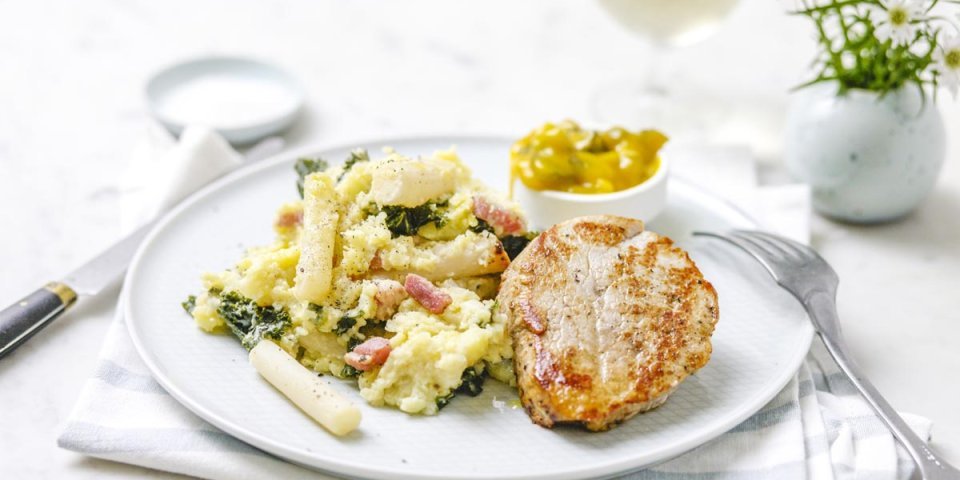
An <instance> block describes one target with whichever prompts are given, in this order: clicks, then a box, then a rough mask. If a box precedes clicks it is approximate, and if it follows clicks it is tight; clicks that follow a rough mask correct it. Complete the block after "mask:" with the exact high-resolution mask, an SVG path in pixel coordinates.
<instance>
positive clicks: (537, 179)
mask: <svg viewBox="0 0 960 480" xmlns="http://www.w3.org/2000/svg"><path fill="white" fill-rule="evenodd" d="M666 141H667V137H666V136H664V135H663V134H662V133H660V132H658V131H656V130H642V131H639V132H636V133H634V132H631V131H629V130H626V129H624V128H621V127H613V128H610V129H608V130H599V131H595V130H585V129H583V128H580V126H579V125H577V124H576V123H575V122H573V121H570V120H565V121H562V122H559V123H549V122H548V123H545V124H543V125H542V126H541V127H540V128H537V129H536V130H533V131H532V132H530V133H529V134H528V135H527V136H526V137H523V138H521V139H520V140H518V141H517V142H516V143H514V144H513V146H512V147H511V148H510V195H511V196H513V184H514V183H515V182H516V180H517V179H519V180H520V181H521V182H523V184H524V185H526V186H527V187H528V188H530V189H532V190H555V191H560V192H571V193H611V192H618V191H620V190H626V189H628V188H630V187H633V186H635V185H639V184H641V183H643V182H644V181H646V180H647V179H649V178H650V177H652V176H653V175H654V174H655V173H656V172H657V169H659V168H660V156H659V151H660V148H661V147H663V144H664V143H666Z"/></svg>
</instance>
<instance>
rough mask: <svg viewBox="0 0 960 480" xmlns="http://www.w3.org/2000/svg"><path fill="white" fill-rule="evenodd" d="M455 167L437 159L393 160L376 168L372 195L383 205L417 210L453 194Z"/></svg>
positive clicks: (379, 164) (371, 189)
mask: <svg viewBox="0 0 960 480" xmlns="http://www.w3.org/2000/svg"><path fill="white" fill-rule="evenodd" d="M455 183H456V165H454V164H452V163H450V162H446V161H443V160H436V159H430V158H427V159H418V160H411V159H394V160H392V161H386V162H381V163H378V164H377V165H376V166H375V167H373V180H372V184H371V187H370V195H371V196H372V197H373V199H374V201H376V202H377V203H378V204H380V205H403V206H404V207H416V206H419V205H422V204H424V203H426V202H427V201H429V200H435V199H436V198H438V197H441V196H444V195H446V194H448V193H452V192H453V189H454V187H455Z"/></svg>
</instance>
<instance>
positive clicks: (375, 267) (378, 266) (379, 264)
mask: <svg viewBox="0 0 960 480" xmlns="http://www.w3.org/2000/svg"><path fill="white" fill-rule="evenodd" d="M367 269H368V270H370V271H371V272H379V271H380V270H383V260H381V259H380V250H377V251H376V253H374V254H373V259H372V260H370V266H369V267H368V268H367Z"/></svg>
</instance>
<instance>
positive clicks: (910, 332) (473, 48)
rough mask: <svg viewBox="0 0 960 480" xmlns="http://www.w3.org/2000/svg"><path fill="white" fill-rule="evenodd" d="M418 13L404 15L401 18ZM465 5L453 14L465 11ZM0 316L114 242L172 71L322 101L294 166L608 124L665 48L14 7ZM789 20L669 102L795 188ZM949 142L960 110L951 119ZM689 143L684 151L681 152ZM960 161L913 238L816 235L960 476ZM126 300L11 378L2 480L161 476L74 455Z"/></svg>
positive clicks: (504, 15)
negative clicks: (151, 118) (789, 124)
mask: <svg viewBox="0 0 960 480" xmlns="http://www.w3.org/2000/svg"><path fill="white" fill-rule="evenodd" d="M401 3H402V5H401ZM454 3H456V4H454ZM0 5H2V8H0V11H2V12H3V13H2V14H0V53H2V55H0V72H2V74H0V182H2V186H0V220H2V225H3V227H2V228H3V234H2V235H0V262H2V264H3V265H4V267H3V269H2V270H0V304H3V305H6V304H9V303H11V302H13V301H14V300H16V299H18V298H19V297H21V296H22V295H24V294H26V293H28V292H29V291H30V290H32V289H33V288H35V287H36V286H39V285H41V284H43V283H44V282H45V281H48V280H50V279H55V278H57V277H58V276H59V275H60V274H62V273H63V272H65V271H66V270H67V269H69V268H70V267H72V266H74V265H76V264H77V263H79V262H81V261H82V260H83V259H85V258H87V257H89V256H90V255H92V254H94V253H96V252H97V251H99V250H100V249H102V248H103V247H105V246H107V245H108V244H110V243H111V241H112V240H114V239H115V238H116V237H117V235H118V233H119V208H120V206H119V204H118V199H119V196H118V190H117V182H118V177H119V175H120V173H121V172H122V170H123V168H124V166H125V164H126V161H127V159H128V158H129V155H130V153H131V151H132V148H133V146H134V145H135V144H136V142H137V139H138V138H140V136H142V135H143V131H144V128H145V125H147V122H148V114H147V112H146V109H145V106H144V102H143V99H142V86H143V83H144V81H145V79H146V78H147V77H148V76H149V75H150V73H151V72H153V71H155V70H156V69H158V68H160V67H161V66H163V65H165V64H167V63H169V62H173V61H175V60H177V59H181V58H184V57H190V56H198V55H202V54H208V53H236V54H247V55H253V56H258V57H261V58H265V59H269V60H271V61H273V62H275V63H277V64H279V65H281V66H283V67H285V68H287V69H288V70H290V71H291V72H293V73H294V74H295V75H296V76H297V77H299V78H300V79H301V80H302V81H303V83H304V84H305V86H306V87H307V89H308V91H309V92H310V99H309V111H308V112H307V114H306V115H305V116H304V118H303V120H302V121H301V122H300V123H299V124H298V126H296V127H295V128H294V129H293V131H291V132H289V134H288V136H287V138H288V140H289V141H290V143H291V144H292V145H304V144H308V143H317V142H339V141H344V140H348V139H351V138H363V137H374V136H382V135H402V134H405V133H436V132H491V131H497V132H508V133H514V134H519V133H522V132H523V131H524V130H526V129H528V128H530V127H531V126H533V125H535V124H537V123H539V122H541V121H543V120H545V119H557V118H564V117H571V118H577V119H584V120H587V121H590V120H595V119H594V118H593V117H592V116H591V110H590V108H589V105H590V99H591V95H592V93H593V92H595V91H596V90H597V88H599V87H600V86H602V85H604V84H605V83H606V82H609V81H610V80H611V79H622V78H629V77H633V76H636V77H640V76H642V75H643V74H644V72H645V71H647V70H648V69H649V67H650V66H649V65H646V64H645V63H644V60H645V58H649V48H648V46H647V45H646V44H644V43H643V42H642V41H641V40H639V39H637V38H634V37H631V36H629V35H628V34H627V33H625V32H623V31H621V30H619V29H618V28H617V27H616V26H615V25H613V23H612V22H611V21H610V20H609V19H608V18H606V17H605V16H604V14H603V13H602V12H601V11H599V9H598V7H597V6H596V4H595V3H593V2H583V1H574V0H568V1H549V2H548V1H541V2H522V4H521V2H508V1H488V2H482V3H473V4H471V5H470V6H467V5H465V4H463V3H461V2H423V1H416V2H409V1H407V2H386V1H381V2H349V3H348V2H346V1H340V2H333V1H307V0H301V1H288V2H263V1H252V0H244V1H227V0H218V1H206V2H192V1H188V0H169V1H165V2H148V1H124V2H112V1H106V0H94V1H87V2H70V1H67V0H48V1H45V2H17V3H13V2H9V1H8V2H0ZM782 5H783V4H782V3H779V2H771V1H769V0H743V2H742V5H741V6H740V7H739V8H738V10H737V11H736V12H735V13H734V14H733V16H732V17H731V19H730V22H729V23H728V24H727V25H726V26H725V27H724V30H723V31H722V32H721V33H720V34H718V35H717V36H715V37H714V38H713V39H711V40H709V41H708V42H706V43H703V44H700V45H696V46H693V47H690V48H688V49H685V50H681V51H678V52H676V53H675V55H674V56H673V57H671V58H672V62H673V68H674V69H675V71H676V72H677V73H676V74H675V75H676V82H675V83H674V87H675V88H676V89H677V91H679V92H682V94H683V95H685V96H688V97H692V98H700V99H704V98H706V99H711V101H712V102H713V103H715V104H717V103H719V104H720V105H723V106H725V108H726V110H725V113H724V119H725V121H724V122H723V123H722V124H721V125H718V126H717V127H715V128H713V129H711V130H709V134H707V136H708V137H709V138H711V139H713V140H719V141H722V142H725V143H742V144H747V145H749V146H751V147H752V148H753V149H754V150H755V151H756V152H757V153H758V155H759V156H760V157H761V158H762V159H763V160H764V166H763V169H764V171H768V172H773V173H771V174H768V175H767V177H768V178H773V179H776V178H779V175H778V174H777V173H776V172H777V171H778V168H779V158H780V155H779V149H780V136H779V135H780V128H781V126H782V123H783V110H784V105H785V104H786V101H787V98H788V97H787V94H786V91H787V90H788V88H789V87H790V86H792V85H793V84H795V83H796V82H797V81H799V80H800V79H801V78H802V76H803V73H804V68H805V66H806V65H807V62H808V61H809V59H810V55H811V54H812V42H811V41H810V39H809V37H810V32H809V30H808V29H807V25H805V24H804V23H803V22H802V21H800V20H798V19H795V18H790V17H787V16H786V15H784V14H783V13H782V11H781V8H782ZM942 100H943V101H942V102H941V109H942V111H943V113H944V116H945V118H946V121H947V128H948V137H951V138H950V139H951V140H953V139H954V138H960V137H958V133H960V107H958V105H957V103H954V102H953V101H950V100H949V98H948V97H947V96H944V97H942ZM678 140H682V138H679V139H678ZM958 162H960V148H958V146H957V145H956V143H955V142H951V144H950V145H949V146H948V160H947V163H946V165H945V167H944V171H943V175H942V177H941V179H940V182H939V184H938V186H937V188H936V190H935V191H934V193H933V195H932V196H931V198H930V199H929V201H927V202H926V203H925V204H924V205H923V206H922V208H921V209H920V210H919V211H918V212H916V213H915V214H914V215H912V216H911V217H909V218H907V219H905V220H903V221H901V222H899V223H896V224H892V225H884V226H875V227H858V226H849V225H840V224H835V223H831V222H829V221H826V220H822V219H817V220H815V221H814V232H813V234H814V243H815V245H816V246H818V247H819V248H820V249H821V251H822V252H823V254H824V255H825V256H826V257H827V259H828V260H829V261H830V262H831V263H832V264H833V265H834V266H835V268H836V270H837V271H838V272H839V274H840V277H841V279H842V284H841V288H840V294H839V295H840V298H839V307H840V312H841V316H842V318H843V325H844V329H845V333H846V335H847V337H848V339H849V342H850V343H851V344H852V347H853V354H854V356H855V357H856V358H857V359H859V360H860V361H861V363H862V364H863V366H864V367H865V369H866V371H867V373H868V374H869V376H870V378H872V379H873V380H874V381H875V383H876V384H877V386H878V387H879V388H880V390H881V391H882V392H884V393H886V394H887V397H888V398H889V400H890V401H891V403H892V404H893V405H894V406H896V407H897V408H899V409H901V410H905V411H910V412H913V413H917V414H920V415H924V416H927V417H929V418H931V419H932V420H933V421H934V430H933V434H934V446H935V448H937V449H939V450H940V451H942V452H944V453H945V455H946V457H947V458H948V459H951V460H952V461H954V462H955V463H960V409H958V408H956V405H957V403H958V400H960V382H957V375H958V372H960V354H958V353H957V352H958V347H960V319H958V317H960V313H958V312H960V308H958V307H960V304H958V302H957V291H958V287H960V281H958V280H957V279H956V278H957V277H956V276H955V272H957V271H960V165H958ZM112 302H113V294H112V293H110V294H105V295H102V296H100V297H98V298H94V299H86V300H84V301H83V303H82V304H81V305H80V306H78V307H77V308H76V309H74V310H73V311H71V312H70V313H69V314H67V315H66V316H64V317H63V318H61V319H60V320H58V321H57V322H56V324H54V325H53V326H51V327H49V328H48V329H46V330H45V331H43V332H42V333H41V334H40V335H38V336H37V337H36V338H34V339H33V340H31V341H30V342H29V343H28V344H27V345H25V346H24V347H22V348H20V349H19V350H18V351H17V352H16V353H15V354H13V355H11V356H9V357H7V358H5V359H3V360H2V361H0V478H116V477H128V476H134V475H138V476H147V475H155V476H158V477H159V476H166V475H164V474H160V473H156V472H148V471H146V470H143V469H138V468H134V467H128V466H124V465H117V464H112V463H109V462H104V461H98V460H92V459H87V458H83V457H80V456H78V455H75V454H72V453H70V452H66V451H63V450H60V449H58V448H57V446H56V436H57V434H58V431H59V426H60V424H61V422H63V420H64V419H65V418H66V417H67V415H68V414H69V412H70V409H71V408H72V405H73V402H74V400H75V399H76V397H77V394H78V392H79V389H80V387H81V386H82V384H83V381H84V380H85V378H86V377H87V376H88V375H89V373H90V372H91V370H92V367H93V365H94V361H95V359H96V354H97V351H98V349H99V347H100V343H101V341H102V338H103V334H104V332H105V330H106V327H107V324H108V322H109V319H110V310H111V309H112Z"/></svg>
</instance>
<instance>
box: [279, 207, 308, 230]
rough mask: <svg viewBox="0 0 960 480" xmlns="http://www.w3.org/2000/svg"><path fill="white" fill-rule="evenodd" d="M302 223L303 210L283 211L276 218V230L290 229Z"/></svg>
mask: <svg viewBox="0 0 960 480" xmlns="http://www.w3.org/2000/svg"><path fill="white" fill-rule="evenodd" d="M302 223H303V210H296V211H289V210H288V211H285V212H283V213H281V214H280V216H278V217H277V222H276V224H275V225H276V226H277V228H290V227H295V226H297V225H300V224H302Z"/></svg>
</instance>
